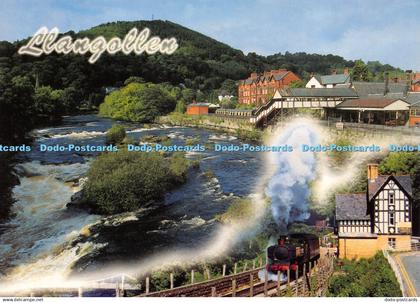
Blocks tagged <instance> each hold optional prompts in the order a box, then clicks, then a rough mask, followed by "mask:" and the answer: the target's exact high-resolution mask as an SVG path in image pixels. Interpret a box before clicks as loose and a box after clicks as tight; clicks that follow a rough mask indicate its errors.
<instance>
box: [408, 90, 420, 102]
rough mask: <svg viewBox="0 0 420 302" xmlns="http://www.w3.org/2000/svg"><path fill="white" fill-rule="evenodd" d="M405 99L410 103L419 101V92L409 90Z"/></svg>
mask: <svg viewBox="0 0 420 302" xmlns="http://www.w3.org/2000/svg"><path fill="white" fill-rule="evenodd" d="M405 100H406V101H407V102H408V103H410V104H411V105H414V104H416V103H419V102H420V92H409V93H408V94H407V98H406V99H405Z"/></svg>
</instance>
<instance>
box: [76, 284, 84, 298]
mask: <svg viewBox="0 0 420 302" xmlns="http://www.w3.org/2000/svg"><path fill="white" fill-rule="evenodd" d="M77 296H78V297H79V298H81V297H83V289H82V288H81V287H79V288H78V290H77Z"/></svg>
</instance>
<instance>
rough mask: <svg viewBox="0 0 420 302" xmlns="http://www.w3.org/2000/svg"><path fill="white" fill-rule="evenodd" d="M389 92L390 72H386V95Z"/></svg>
mask: <svg viewBox="0 0 420 302" xmlns="http://www.w3.org/2000/svg"><path fill="white" fill-rule="evenodd" d="M388 92H389V73H388V72H385V91H384V95H386V94H387V93H388Z"/></svg>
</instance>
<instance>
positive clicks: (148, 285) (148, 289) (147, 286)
mask: <svg viewBox="0 0 420 302" xmlns="http://www.w3.org/2000/svg"><path fill="white" fill-rule="evenodd" d="M149 292H150V278H149V277H146V295H148V294H149Z"/></svg>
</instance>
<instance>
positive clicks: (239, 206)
mask: <svg viewBox="0 0 420 302" xmlns="http://www.w3.org/2000/svg"><path fill="white" fill-rule="evenodd" d="M252 210H253V207H252V201H251V200H249V199H236V200H234V201H233V202H232V203H231V204H230V206H229V208H228V209H227V211H226V212H225V213H223V214H221V215H218V216H217V219H218V220H219V221H220V222H222V223H234V222H239V221H246V220H247V219H249V218H250V217H252V216H253V213H252Z"/></svg>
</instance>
